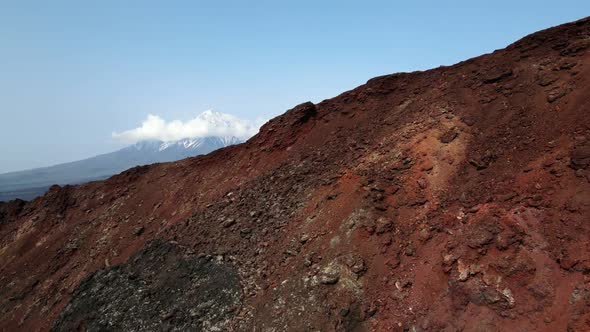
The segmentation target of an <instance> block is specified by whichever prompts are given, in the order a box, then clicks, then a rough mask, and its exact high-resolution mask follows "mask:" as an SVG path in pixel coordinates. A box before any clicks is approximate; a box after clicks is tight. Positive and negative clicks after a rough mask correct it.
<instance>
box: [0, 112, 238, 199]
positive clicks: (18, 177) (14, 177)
mask: <svg viewBox="0 0 590 332" xmlns="http://www.w3.org/2000/svg"><path fill="white" fill-rule="evenodd" d="M202 115H203V114H202ZM204 116H205V117H211V118H208V120H211V121H213V122H217V121H223V119H222V118H219V117H217V115H215V114H209V113H208V114H205V115H204ZM241 142H243V140H242V139H240V138H237V137H235V136H209V137H197V138H184V139H180V140H173V141H166V142H164V141H160V140H144V141H141V142H137V143H135V144H133V145H130V146H128V147H126V148H123V149H121V150H118V151H115V152H111V153H107V154H102V155H98V156H95V157H92V158H88V159H84V160H79V161H74V162H70V163H65V164H59V165H55V166H51V167H44V168H37V169H32V170H27V171H20V172H12V173H6V174H0V188H1V191H0V201H6V200H10V199H14V198H22V199H31V198H34V197H36V196H39V195H41V194H43V193H44V192H45V191H46V190H47V188H49V186H51V185H53V184H59V185H65V184H78V183H83V182H88V181H94V180H100V179H105V178H108V177H110V176H111V175H114V174H117V173H120V172H122V171H124V170H126V169H129V168H131V167H134V166H138V165H146V164H153V163H158V162H168V161H175V160H180V159H184V158H188V157H193V156H197V155H201V154H207V153H209V152H211V151H213V150H217V149H220V148H223V147H226V146H229V145H234V144H239V143H241Z"/></svg>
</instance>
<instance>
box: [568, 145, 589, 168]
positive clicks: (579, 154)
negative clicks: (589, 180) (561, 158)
mask: <svg viewBox="0 0 590 332" xmlns="http://www.w3.org/2000/svg"><path fill="white" fill-rule="evenodd" d="M589 165H590V141H583V142H578V143H576V144H575V145H574V149H573V150H572V153H571V159H570V166H571V167H572V168H573V169H586V168H587V167H588V166H589Z"/></svg>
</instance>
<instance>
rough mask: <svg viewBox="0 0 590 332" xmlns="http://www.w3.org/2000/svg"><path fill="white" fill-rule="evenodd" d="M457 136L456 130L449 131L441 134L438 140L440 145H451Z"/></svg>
mask: <svg viewBox="0 0 590 332" xmlns="http://www.w3.org/2000/svg"><path fill="white" fill-rule="evenodd" d="M457 136H459V133H458V132H457V130H456V129H454V128H453V129H449V130H447V131H446V132H445V133H444V134H442V135H441V136H440V137H439V139H440V141H441V142H442V143H445V144H446V143H451V142H452V141H453V140H454V139H455V138H457Z"/></svg>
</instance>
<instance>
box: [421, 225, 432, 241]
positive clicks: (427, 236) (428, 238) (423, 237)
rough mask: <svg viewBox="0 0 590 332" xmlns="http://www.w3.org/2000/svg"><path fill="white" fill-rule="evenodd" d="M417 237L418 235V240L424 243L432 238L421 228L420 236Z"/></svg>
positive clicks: (428, 232)
mask: <svg viewBox="0 0 590 332" xmlns="http://www.w3.org/2000/svg"><path fill="white" fill-rule="evenodd" d="M419 235H420V240H422V241H425V242H426V241H428V240H430V238H432V234H431V233H430V231H429V230H428V229H426V228H423V229H422V230H421V231H420V234H419Z"/></svg>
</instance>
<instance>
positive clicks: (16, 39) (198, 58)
mask: <svg viewBox="0 0 590 332" xmlns="http://www.w3.org/2000/svg"><path fill="white" fill-rule="evenodd" d="M480 2H483V1H480ZM485 3H486V4H476V3H474V1H317V0H316V1H222V0H217V1H197V0H194V1H108V0H103V1H59V0H56V1H34V2H33V1H26V0H18V1H17V0H15V1H10V2H9V1H5V0H0V173H2V172H7V171H13V170H20V169H26V168H33V167H39V166H47V165H51V164H55V163H59V162H65V161H72V160H77V159H81V158H84V157H89V156H92V155H95V154H97V153H104V152H109V151H112V150H115V149H117V148H119V147H121V146H122V145H123V143H121V142H117V141H115V140H114V139H113V138H112V136H111V134H112V133H113V132H122V131H125V130H129V129H133V128H136V127H139V126H140V125H141V123H142V121H144V120H145V119H146V117H147V116H148V114H153V115H157V116H159V117H161V118H163V119H165V120H167V121H171V120H181V121H186V120H189V119H191V118H194V117H195V116H196V115H198V114H199V113H201V112H202V111H204V110H207V109H214V110H217V111H220V112H224V113H229V114H232V115H235V116H237V117H240V118H243V119H249V120H256V119H261V118H264V119H266V118H269V117H272V116H276V115H278V114H280V113H282V112H284V111H285V110H286V109H288V108H290V107H292V106H294V105H296V104H298V103H300V102H304V101H307V100H311V101H314V102H319V101H321V100H323V99H326V98H330V97H333V96H335V95H337V94H339V93H340V92H343V91H345V90H349V89H351V88H354V87H355V86H357V85H360V84H362V83H364V82H366V80H367V79H369V78H371V77H374V76H377V75H382V74H387V73H393V72H399V71H413V70H421V69H428V68H432V67H436V66H439V65H450V64H453V63H456V62H458V61H461V60H464V59H467V58H470V57H473V56H477V55H480V54H482V53H488V52H491V51H493V50H495V49H498V48H503V47H504V46H506V45H507V44H509V43H511V42H513V41H515V40H516V39H518V38H520V37H523V36H524V35H526V34H529V33H532V32H534V31H537V30H540V29H543V28H548V27H550V26H553V25H557V24H561V23H565V22H568V21H572V20H575V19H579V18H582V17H584V16H586V15H590V1H567V0H563V1H528V0H527V1H486V2H485Z"/></svg>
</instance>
